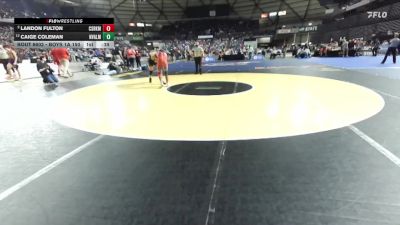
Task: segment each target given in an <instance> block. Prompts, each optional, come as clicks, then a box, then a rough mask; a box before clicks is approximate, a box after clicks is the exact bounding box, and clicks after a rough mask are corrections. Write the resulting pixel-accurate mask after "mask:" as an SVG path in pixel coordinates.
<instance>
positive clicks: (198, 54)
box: [193, 43, 204, 75]
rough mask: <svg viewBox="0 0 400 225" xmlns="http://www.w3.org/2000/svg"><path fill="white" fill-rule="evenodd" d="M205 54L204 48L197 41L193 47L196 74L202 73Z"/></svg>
mask: <svg viewBox="0 0 400 225" xmlns="http://www.w3.org/2000/svg"><path fill="white" fill-rule="evenodd" d="M203 56H204V50H203V48H202V47H200V46H199V43H196V44H195V46H194V48H193V58H194V63H195V66H196V72H195V74H198V73H199V72H200V75H201V64H202V61H203Z"/></svg>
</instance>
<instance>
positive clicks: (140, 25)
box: [136, 23, 144, 27]
mask: <svg viewBox="0 0 400 225" xmlns="http://www.w3.org/2000/svg"><path fill="white" fill-rule="evenodd" d="M136 26H137V27H144V23H136Z"/></svg>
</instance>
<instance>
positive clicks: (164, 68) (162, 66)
mask: <svg viewBox="0 0 400 225" xmlns="http://www.w3.org/2000/svg"><path fill="white" fill-rule="evenodd" d="M157 75H158V79H160V83H161V87H162V86H168V55H167V53H166V52H165V51H164V49H160V51H159V52H158V54H157ZM163 75H164V76H165V82H164V81H163V79H162V76H163Z"/></svg>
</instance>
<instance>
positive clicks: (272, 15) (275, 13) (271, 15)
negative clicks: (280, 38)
mask: <svg viewBox="0 0 400 225" xmlns="http://www.w3.org/2000/svg"><path fill="white" fill-rule="evenodd" d="M277 15H278V13H277V12H270V13H269V17H274V16H277Z"/></svg>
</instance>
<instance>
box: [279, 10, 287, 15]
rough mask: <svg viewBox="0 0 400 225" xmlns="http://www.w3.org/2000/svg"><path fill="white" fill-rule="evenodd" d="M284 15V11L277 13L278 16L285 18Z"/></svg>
mask: <svg viewBox="0 0 400 225" xmlns="http://www.w3.org/2000/svg"><path fill="white" fill-rule="evenodd" d="M285 15H286V10H284V11H279V12H278V16H285Z"/></svg>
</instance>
